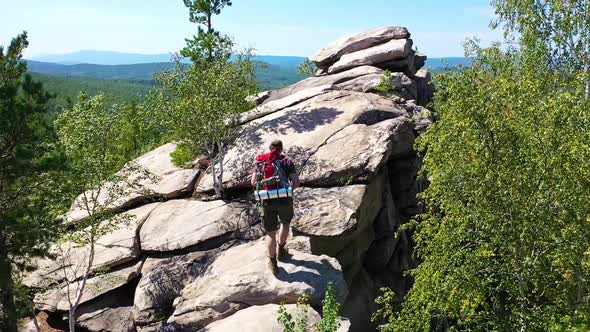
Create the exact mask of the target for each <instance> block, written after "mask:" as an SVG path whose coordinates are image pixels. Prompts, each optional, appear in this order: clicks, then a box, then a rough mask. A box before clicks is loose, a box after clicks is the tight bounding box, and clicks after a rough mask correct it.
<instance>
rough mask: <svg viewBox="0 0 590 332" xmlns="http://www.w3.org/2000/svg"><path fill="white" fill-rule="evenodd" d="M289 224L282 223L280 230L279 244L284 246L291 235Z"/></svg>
mask: <svg viewBox="0 0 590 332" xmlns="http://www.w3.org/2000/svg"><path fill="white" fill-rule="evenodd" d="M289 230H290V227H289V224H281V229H280V230H279V246H281V247H284V246H285V244H287V238H288V237H289Z"/></svg>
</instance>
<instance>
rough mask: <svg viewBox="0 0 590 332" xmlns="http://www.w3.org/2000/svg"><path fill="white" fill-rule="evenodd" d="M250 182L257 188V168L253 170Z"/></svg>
mask: <svg viewBox="0 0 590 332" xmlns="http://www.w3.org/2000/svg"><path fill="white" fill-rule="evenodd" d="M250 184H251V185H252V187H253V188H256V170H253V171H252V177H251V178H250Z"/></svg>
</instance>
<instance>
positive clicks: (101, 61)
mask: <svg viewBox="0 0 590 332" xmlns="http://www.w3.org/2000/svg"><path fill="white" fill-rule="evenodd" d="M172 55H173V53H172V52H170V53H168V54H164V53H161V54H142V53H127V52H117V51H102V50H80V51H75V52H70V53H63V54H49V55H42V56H33V57H30V58H28V59H27V60H31V61H37V62H46V63H54V64H60V65H82V64H87V65H103V66H118V65H136V64H154V63H169V62H172ZM254 59H255V60H257V61H261V62H266V63H269V64H271V65H275V66H281V67H291V68H296V67H297V66H298V65H299V64H301V63H302V62H303V60H305V57H303V56H291V55H255V57H254ZM445 62H446V63H448V64H449V65H450V66H456V65H458V64H468V63H469V60H468V59H467V58H465V57H454V56H449V57H440V58H435V57H433V58H428V60H427V67H429V68H441V67H444V66H445Z"/></svg>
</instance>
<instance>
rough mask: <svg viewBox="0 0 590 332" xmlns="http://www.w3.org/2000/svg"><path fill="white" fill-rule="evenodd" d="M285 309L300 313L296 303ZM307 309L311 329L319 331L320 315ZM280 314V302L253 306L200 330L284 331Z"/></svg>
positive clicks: (215, 331) (207, 331)
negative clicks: (279, 319) (279, 318)
mask: <svg viewBox="0 0 590 332" xmlns="http://www.w3.org/2000/svg"><path fill="white" fill-rule="evenodd" d="M285 310H286V311H287V313H289V314H290V315H291V316H292V317H297V315H298V313H299V311H298V307H297V305H295V304H286V305H285ZM307 310H308V311H307V322H308V324H309V327H310V328H311V329H310V330H309V331H310V332H314V331H317V330H316V329H315V328H313V326H314V324H315V323H317V322H318V321H319V320H320V315H319V314H318V313H317V312H316V311H315V310H313V309H312V308H308V309H307ZM278 316H279V305H278V304H266V305H261V306H251V307H249V308H246V309H243V310H240V311H238V312H236V313H235V314H233V315H231V316H229V317H227V318H225V319H222V320H219V321H216V322H214V323H211V324H209V325H207V327H205V328H203V329H200V330H199V332H235V331H241V332H283V327H282V326H281V325H280V324H279V321H278V320H277V317H278ZM344 324H346V323H344ZM343 331H346V330H343Z"/></svg>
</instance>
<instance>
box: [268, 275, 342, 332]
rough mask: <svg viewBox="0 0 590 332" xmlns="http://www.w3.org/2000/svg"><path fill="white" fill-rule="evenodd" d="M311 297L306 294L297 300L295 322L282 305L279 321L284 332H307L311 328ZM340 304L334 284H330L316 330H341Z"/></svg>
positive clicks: (331, 331)
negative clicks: (339, 318)
mask: <svg viewBox="0 0 590 332" xmlns="http://www.w3.org/2000/svg"><path fill="white" fill-rule="evenodd" d="M308 303H309V295H308V294H304V295H301V296H300V297H299V299H297V314H296V317H295V320H293V315H292V314H291V313H289V312H288V311H287V309H286V308H285V306H284V305H283V304H281V306H280V307H279V312H278V313H279V315H278V317H277V320H278V322H279V324H281V327H282V328H283V331H284V332H307V331H309V329H310V326H309V321H308V320H309V315H308V314H309V304H308ZM339 310H340V304H339V303H338V301H337V300H336V294H335V292H334V286H333V284H332V282H329V283H328V289H327V290H326V294H325V296H324V299H323V300H322V313H323V317H322V319H321V320H320V321H319V322H317V323H316V324H315V325H314V330H315V331H317V332H335V331H336V330H338V328H340V321H339V320H338V312H339Z"/></svg>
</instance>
